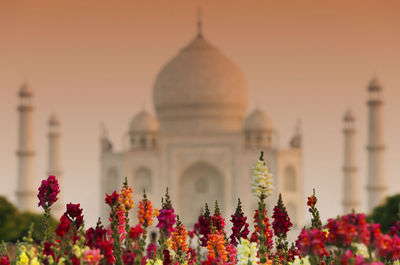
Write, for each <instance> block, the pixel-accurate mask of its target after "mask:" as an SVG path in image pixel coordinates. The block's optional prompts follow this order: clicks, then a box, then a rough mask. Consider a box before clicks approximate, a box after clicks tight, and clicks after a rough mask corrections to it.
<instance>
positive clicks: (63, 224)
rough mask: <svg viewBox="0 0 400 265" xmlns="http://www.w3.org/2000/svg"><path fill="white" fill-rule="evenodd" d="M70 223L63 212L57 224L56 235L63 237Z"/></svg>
mask: <svg viewBox="0 0 400 265" xmlns="http://www.w3.org/2000/svg"><path fill="white" fill-rule="evenodd" d="M70 224H71V220H70V219H69V218H68V216H67V215H66V214H63V215H62V216H61V218H60V222H59V223H58V225H57V228H56V235H57V236H59V237H64V235H65V234H68V232H69V225H70Z"/></svg>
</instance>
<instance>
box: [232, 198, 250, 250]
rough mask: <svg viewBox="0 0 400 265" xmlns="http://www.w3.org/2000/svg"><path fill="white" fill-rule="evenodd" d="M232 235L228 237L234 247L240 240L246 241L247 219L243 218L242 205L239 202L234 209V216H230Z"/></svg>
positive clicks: (247, 231) (247, 232)
mask: <svg viewBox="0 0 400 265" xmlns="http://www.w3.org/2000/svg"><path fill="white" fill-rule="evenodd" d="M231 217H232V219H231V222H232V235H231V236H230V239H231V243H232V245H234V246H237V244H238V241H240V238H245V239H247V235H248V234H249V232H250V231H249V228H248V227H249V224H248V223H247V222H246V220H247V217H246V216H244V214H243V211H242V205H241V202H240V200H238V205H237V207H236V211H235V214H232V216H231Z"/></svg>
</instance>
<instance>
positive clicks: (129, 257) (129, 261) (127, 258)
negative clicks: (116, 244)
mask: <svg viewBox="0 0 400 265" xmlns="http://www.w3.org/2000/svg"><path fill="white" fill-rule="evenodd" d="M135 258H136V254H135V252H133V251H130V250H126V251H125V252H124V254H122V260H123V261H124V265H134V264H135V263H134V262H135Z"/></svg>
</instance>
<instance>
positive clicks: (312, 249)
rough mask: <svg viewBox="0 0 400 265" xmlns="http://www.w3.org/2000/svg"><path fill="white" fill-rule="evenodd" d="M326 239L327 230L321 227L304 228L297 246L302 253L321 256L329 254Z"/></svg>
mask: <svg viewBox="0 0 400 265" xmlns="http://www.w3.org/2000/svg"><path fill="white" fill-rule="evenodd" d="M326 240H327V237H326V232H324V231H321V230H320V229H316V228H311V229H310V230H306V229H303V230H302V231H301V233H300V235H299V237H298V239H297V240H296V246H297V248H298V249H299V250H300V253H301V254H302V255H309V254H314V255H317V256H320V257H322V256H328V255H329V253H328V251H327V250H326V248H325V242H326Z"/></svg>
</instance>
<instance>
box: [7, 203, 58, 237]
mask: <svg viewBox="0 0 400 265" xmlns="http://www.w3.org/2000/svg"><path fill="white" fill-rule="evenodd" d="M42 222H43V215H41V214H35V213H29V212H19V211H18V210H17V208H16V207H15V206H14V205H12V204H11V203H10V202H9V201H8V200H7V199H6V198H4V197H1V196H0V242H1V241H2V240H4V241H5V242H17V241H22V238H23V237H24V236H27V235H28V231H29V228H30V226H31V225H32V224H33V231H32V238H33V239H34V240H38V239H41V238H42ZM56 226H57V221H56V220H55V219H54V218H51V219H50V231H54V229H55V228H56Z"/></svg>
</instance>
